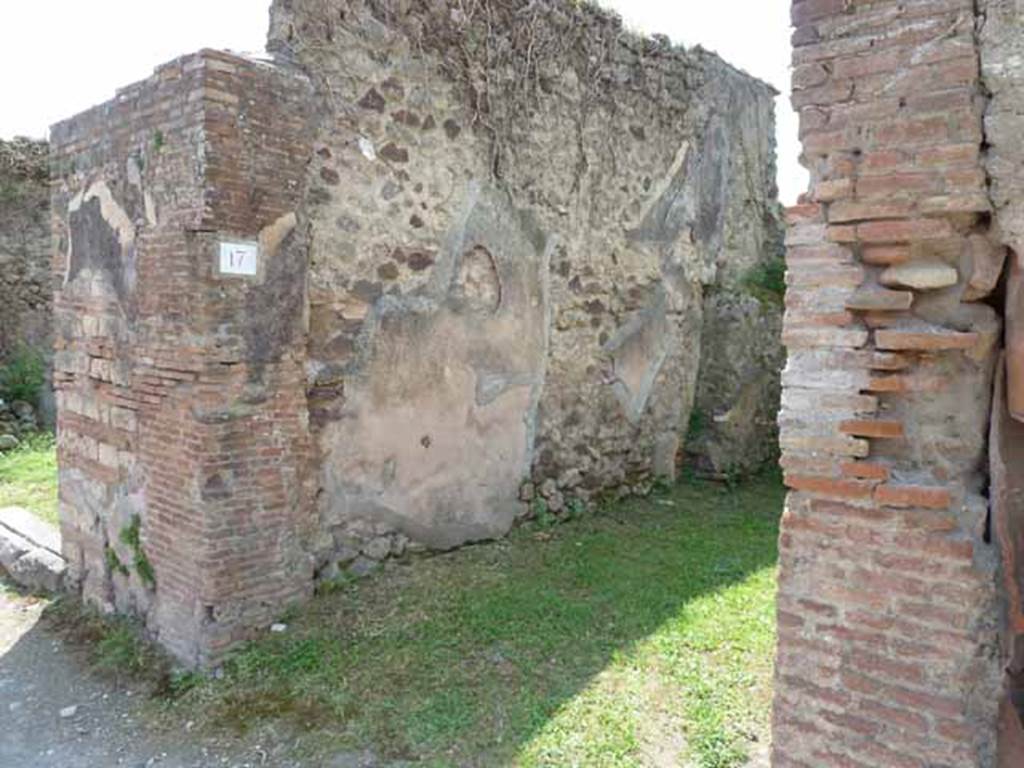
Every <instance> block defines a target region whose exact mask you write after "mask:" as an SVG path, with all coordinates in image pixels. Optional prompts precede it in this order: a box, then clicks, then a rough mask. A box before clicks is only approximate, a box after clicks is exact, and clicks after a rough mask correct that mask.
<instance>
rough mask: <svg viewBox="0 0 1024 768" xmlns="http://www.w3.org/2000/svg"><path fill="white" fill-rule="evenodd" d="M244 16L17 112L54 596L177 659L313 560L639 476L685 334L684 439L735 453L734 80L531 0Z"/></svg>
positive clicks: (576, 10)
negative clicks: (242, 27) (85, 105)
mask: <svg viewBox="0 0 1024 768" xmlns="http://www.w3.org/2000/svg"><path fill="white" fill-rule="evenodd" d="M270 47H271V48H272V50H273V51H274V54H275V57H276V61H277V63H276V64H274V65H272V64H269V63H267V62H256V61H249V60H245V59H240V58H238V57H234V56H230V55H226V54H219V53H215V52H212V51H203V52H200V53H199V54H196V55H194V56H191V57H186V58H184V59H181V60H179V61H176V62H173V63H171V64H169V65H167V66H165V67H162V68H160V69H159V70H158V71H157V72H156V74H155V75H154V76H153V77H152V78H150V79H149V80H147V81H144V82H142V83H139V84H137V85H135V86H132V87H131V88H129V89H126V90H125V91H123V92H122V93H120V94H119V95H118V97H117V98H116V99H115V100H114V101H112V102H110V103H108V104H105V105H102V106H100V107H97V108H96V109H94V110H91V111H90V112H87V113H85V114H83V115H80V116H78V117H76V118H74V119H72V120H70V121H67V122H65V123H62V124H60V125H58V126H56V127H55V128H54V129H53V135H52V141H53V146H54V164H55V166H56V168H57V180H56V185H55V189H54V198H53V201H54V206H53V208H54V233H55V253H54V264H55V273H56V276H57V278H58V280H59V282H60V287H59V290H58V295H57V301H56V310H57V325H56V328H57V330H56V334H57V342H56V346H57V360H56V368H57V377H56V380H57V386H58V389H59V407H60V421H59V427H60V434H59V440H58V450H59V459H60V465H61V470H60V480H61V505H62V510H61V516H62V529H63V532H64V546H65V552H66V555H67V556H68V559H69V562H70V573H71V580H72V582H73V583H75V584H77V585H78V586H79V588H80V589H81V590H82V592H83V594H84V595H85V596H86V598H87V599H89V600H91V601H93V602H98V603H101V604H103V605H104V606H105V607H112V608H114V609H117V610H119V611H124V612H135V613H138V614H141V615H142V616H144V617H145V618H146V620H147V622H148V625H149V627H150V629H151V630H152V631H153V633H154V634H155V635H156V636H157V637H158V639H159V640H160V641H161V642H162V643H164V644H165V645H166V646H167V647H169V648H170V649H171V650H172V651H173V652H174V653H175V654H177V655H178V656H179V657H180V658H182V659H183V660H185V661H186V662H188V663H210V662H213V661H215V660H216V659H217V658H219V656H220V654H221V653H222V652H223V650H224V649H225V648H227V647H228V646H230V645H231V644H232V643H234V642H236V641H237V640H239V639H241V638H244V637H246V636H247V635H248V634H249V633H250V632H251V631H252V630H253V629H254V628H255V627H258V626H261V625H265V624H267V623H269V621H271V620H272V617H273V616H275V615H276V614H278V613H279V612H280V610H281V609H282V607H283V606H284V605H285V604H286V603H288V602H289V601H293V600H299V599H301V598H303V597H305V596H307V595H308V594H310V592H311V590H312V588H313V584H314V578H315V577H320V578H329V577H331V576H333V575H334V574H336V573H337V570H338V569H339V568H340V567H346V568H349V569H351V570H352V571H353V572H356V573H361V572H365V571H366V570H368V569H370V568H372V567H374V566H375V565H376V564H377V563H378V562H379V561H381V560H383V559H384V558H386V557H389V556H391V555H397V554H401V553H402V552H404V551H405V550H406V549H408V548H410V547H416V548H427V547H429V548H449V547H454V546H457V545H459V544H462V543H465V542H467V541H474V540H480V539H485V538H491V537H495V536H499V535H502V534H503V533H505V532H506V531H507V530H508V529H509V528H510V527H511V526H512V524H513V522H514V521H515V519H516V518H517V517H518V516H521V515H524V514H529V512H530V511H531V510H537V509H539V508H540V507H541V506H542V505H543V506H545V507H546V508H547V509H548V510H550V511H554V512H556V513H560V512H562V511H564V510H571V509H573V508H576V507H578V505H581V504H584V503H587V502H588V501H590V500H591V499H593V498H594V497H595V496H596V494H597V493H599V492H602V491H614V490H617V491H619V492H621V493H631V492H635V491H642V490H646V489H647V488H649V487H650V485H651V484H652V483H653V482H654V480H655V478H656V477H657V476H665V477H671V476H672V475H673V474H674V472H675V470H676V465H677V461H678V459H679V456H680V453H681V450H682V448H683V445H684V439H685V435H686V431H687V427H688V425H689V423H690V416H691V410H692V406H693V402H694V397H695V390H696V381H697V378H698V373H699V371H700V370H701V369H702V366H703V368H704V369H705V370H707V369H712V368H713V369H714V371H715V373H714V376H715V377H716V380H717V381H719V382H722V391H721V392H720V393H719V394H718V396H717V398H711V399H709V401H708V404H707V405H706V407H707V409H708V410H709V411H714V412H715V413H714V414H713V415H714V416H715V419H714V420H713V421H712V424H713V428H712V429H710V430H708V432H707V434H706V435H705V436H704V438H705V440H706V445H707V446H709V450H708V455H712V453H711V450H710V447H713V446H714V445H716V441H717V442H720V443H721V444H722V445H724V446H726V447H723V448H721V449H720V450H718V451H717V452H716V453H714V457H713V458H711V459H709V462H710V464H711V465H712V466H711V469H712V470H713V471H719V470H720V471H733V470H736V469H748V468H754V467H755V466H756V465H757V464H758V463H759V462H760V461H762V460H763V459H764V456H763V455H761V454H759V453H758V452H757V451H751V450H750V449H749V447H748V445H746V443H749V442H751V441H761V442H767V443H769V444H770V442H771V435H772V425H770V424H768V423H766V421H767V420H766V419H764V418H763V413H764V412H765V411H767V410H771V409H773V407H774V406H773V398H774V397H776V396H777V390H776V389H773V387H772V386H771V385H770V382H771V380H772V371H773V370H774V367H775V366H777V365H778V363H779V360H780V357H781V348H780V340H779V338H778V333H777V325H778V322H777V321H778V316H779V307H778V304H777V303H775V302H773V301H771V300H770V299H763V297H762V298H758V296H759V295H760V294H759V292H757V291H753V289H751V288H749V286H750V285H752V284H753V283H752V282H751V279H750V275H752V274H761V273H762V272H764V271H766V270H767V271H768V272H770V271H771V265H772V264H774V263H776V262H777V258H778V248H777V246H778V244H779V240H780V232H779V226H778V225H779V221H778V218H777V216H776V208H775V201H774V197H775V186H774V171H775V169H774V153H773V144H772V133H773V118H772V101H773V95H774V94H773V92H772V91H771V89H770V88H769V87H768V86H766V85H764V84H763V83H760V82H758V81H756V80H754V79H753V78H750V77H749V76H747V75H745V74H742V73H740V72H737V71H735V70H733V69H732V68H730V67H729V66H728V65H726V64H725V63H723V62H722V61H721V60H720V59H718V58H717V57H715V56H713V55H711V54H708V53H706V52H703V51H701V50H699V49H698V50H694V51H685V50H683V49H679V48H673V47H671V46H669V45H668V44H667V42H666V41H659V40H643V39H640V38H637V37H635V36H633V35H630V34H627V33H626V32H624V31H623V30H622V28H621V24H620V22H619V21H618V19H617V18H615V17H611V16H607V15H604V14H603V13H599V12H597V11H595V10H593V9H591V8H589V7H584V6H577V5H576V4H571V3H565V2H561V1H557V2H556V0H547V1H545V2H540V3H527V2H526V1H525V0H522V2H520V1H519V0H511V1H510V2H501V3H498V2H495V3H491V2H486V3H481V4H478V5H477V6H475V9H474V10H466V9H463V8H462V7H461V4H455V3H442V4H440V5H430V4H424V3H417V4H413V5H412V7H406V4H402V3H397V2H396V3H391V2H385V3H367V4H364V3H361V2H347V1H346V2H342V1H340V0H339V2H335V3H324V2H321V1H320V0H316V1H315V2H314V1H313V0H309V1H308V2H306V1H300V2H279V3H276V4H275V6H274V9H273V13H272V30H271V46H270ZM225 248H226V249H227V250H226V252H225V250H224V249H225ZM225 258H226V259H227V261H224V259H225ZM236 260H237V263H236ZM753 282H755V283H756V282H757V281H756V280H755V281H753ZM762 299H763V300H762ZM747 313H752V314H753V315H754V317H760V318H763V319H764V320H765V322H764V323H763V324H761V323H759V322H757V321H756V320H753V321H752V318H751V317H747V316H746V315H747ZM773 319H774V322H773ZM706 326H707V327H712V328H713V329H714V331H713V333H711V334H705V333H704V328H705V327H706ZM747 345H753V346H755V347H756V348H757V349H758V352H757V353H750V352H748V351H747V350H746V349H743V350H742V354H737V350H739V349H740V348H744V347H746V346H747ZM712 363H713V365H712ZM733 377H743V378H744V382H743V383H734V382H733V381H731V379H732V378H733ZM749 381H756V382H765V383H766V386H765V387H764V389H763V391H761V390H759V391H757V392H752V393H751V392H748V391H747V389H745V388H744V385H745V384H746V383H749ZM726 382H728V384H726ZM733 398H734V399H736V400H738V401H741V403H740V405H739V406H737V407H735V408H734V407H733V406H734V405H736V404H735V403H733V402H732V399H733ZM719 411H721V413H719ZM737 414H738V416H737ZM759 414H761V415H759ZM728 445H732V446H733V448H731V449H730V448H729V447H728ZM737 456H742V459H741V460H736V461H734V460H733V459H734V457H737ZM719 464H721V465H722V466H718V465H719ZM726 464H728V466H726Z"/></svg>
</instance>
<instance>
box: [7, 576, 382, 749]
mask: <svg viewBox="0 0 1024 768" xmlns="http://www.w3.org/2000/svg"><path fill="white" fill-rule="evenodd" d="M45 607H46V602H45V601H43V600H39V599H37V598H32V597H26V596H24V595H22V594H19V593H18V592H16V591H14V590H13V589H12V588H11V587H10V586H9V585H7V584H5V583H4V582H2V581H0V766H3V767H4V768H15V767H16V768H113V767H114V766H130V768H143V767H144V766H145V767H147V768H148V766H160V767H161V768H221V767H222V766H229V767H230V768H256V767H257V766H269V767H271V768H312V767H313V766H317V767H319V766H325V767H326V766H331V767H332V768H362V767H363V766H376V765H378V763H377V762H376V761H375V760H374V759H373V757H372V756H371V755H364V754H354V753H348V754H336V755H332V756H330V757H329V758H319V759H312V760H310V759H306V760H302V761H296V760H295V759H292V758H289V757H288V755H289V753H293V752H294V751H295V747H296V746H297V745H296V743H295V741H294V739H293V738H291V737H288V736H285V735H284V734H278V733H274V730H273V728H272V727H270V728H267V729H264V730H263V731H262V732H261V733H259V734H250V738H248V739H245V740H242V739H232V738H230V737H228V738H224V737H216V738H213V737H207V736H202V737H201V736H198V735H197V734H196V733H194V732H193V728H195V724H194V723H189V722H186V723H184V724H168V723H166V722H154V721H153V720H152V718H153V714H152V713H151V712H150V711H148V710H151V709H152V707H146V706H145V702H144V701H142V699H143V697H144V695H145V694H144V693H143V692H141V691H139V690H132V689H131V688H130V687H129V688H126V687H123V686H118V685H115V684H114V683H112V682H111V681H109V680H105V679H103V678H101V677H100V676H98V675H96V674H94V673H93V672H91V671H90V670H89V668H88V666H87V664H86V663H85V661H84V660H83V659H82V658H81V653H80V651H78V650H77V649H74V648H71V647H69V646H68V644H67V643H65V642H64V641H63V640H62V639H61V637H60V636H59V635H58V634H57V633H55V632H53V631H50V630H49V629H48V628H47V626H46V621H45V619H43V620H41V616H42V612H43V609H44V608H45ZM196 730H198V729H196ZM264 744H265V745H267V746H263V745H264Z"/></svg>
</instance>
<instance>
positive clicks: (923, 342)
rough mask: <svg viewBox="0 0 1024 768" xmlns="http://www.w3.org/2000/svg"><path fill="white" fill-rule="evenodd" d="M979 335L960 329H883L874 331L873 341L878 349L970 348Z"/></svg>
mask: <svg viewBox="0 0 1024 768" xmlns="http://www.w3.org/2000/svg"><path fill="white" fill-rule="evenodd" d="M980 338H981V337H980V336H979V335H978V334H977V333H962V332H960V331H949V330H931V331H903V330H885V331H877V332H876V333H875V343H876V344H877V345H878V348H879V349H892V350H920V351H931V352H935V351H941V350H954V349H971V348H973V347H975V346H977V344H978V342H979V340H980Z"/></svg>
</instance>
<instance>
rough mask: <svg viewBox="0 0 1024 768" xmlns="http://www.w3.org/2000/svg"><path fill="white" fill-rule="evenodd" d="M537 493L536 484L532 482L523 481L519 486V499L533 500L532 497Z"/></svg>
mask: <svg viewBox="0 0 1024 768" xmlns="http://www.w3.org/2000/svg"><path fill="white" fill-rule="evenodd" d="M536 495H537V486H535V485H534V484H533V483H523V484H522V486H521V487H520V488H519V500H520V501H533V497H534V496H536Z"/></svg>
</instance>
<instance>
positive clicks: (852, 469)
mask: <svg viewBox="0 0 1024 768" xmlns="http://www.w3.org/2000/svg"><path fill="white" fill-rule="evenodd" d="M840 471H841V472H842V474H843V476H844V477H855V478H861V479H864V480H888V479H889V476H890V475H891V474H892V473H891V471H890V470H889V468H888V467H887V466H885V465H884V464H876V463H873V462H870V461H848V462H845V463H843V464H842V465H841V467H840Z"/></svg>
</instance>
